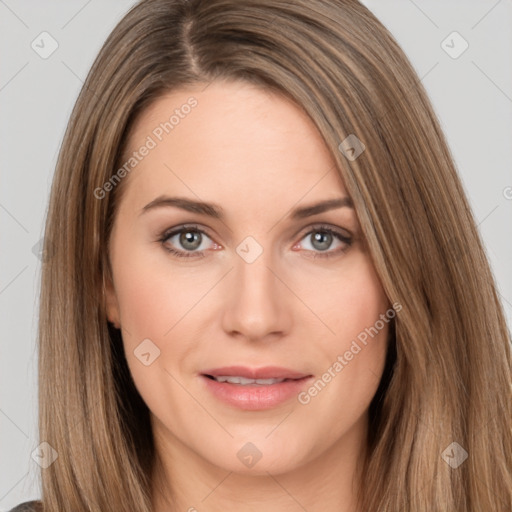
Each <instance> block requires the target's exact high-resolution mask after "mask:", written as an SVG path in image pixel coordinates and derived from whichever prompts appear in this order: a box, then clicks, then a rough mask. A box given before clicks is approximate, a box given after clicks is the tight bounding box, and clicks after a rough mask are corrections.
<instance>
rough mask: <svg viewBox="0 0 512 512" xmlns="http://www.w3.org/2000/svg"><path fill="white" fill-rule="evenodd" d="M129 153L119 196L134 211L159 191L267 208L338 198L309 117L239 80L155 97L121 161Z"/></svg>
mask: <svg viewBox="0 0 512 512" xmlns="http://www.w3.org/2000/svg"><path fill="white" fill-rule="evenodd" d="M144 147H146V148H149V149H146V150H144V149H143V148H144ZM134 152H135V153H139V155H138V160H137V163H136V165H135V166H134V168H133V171H131V172H130V175H129V176H128V178H129V179H128V183H127V184H126V185H127V190H126V191H125V196H126V200H127V201H129V202H131V203H134V202H135V203H138V204H139V205H140V203H141V202H143V201H146V202H148V201H150V200H151V199H153V198H154V197H156V196H157V195H160V194H162V193H172V194H176V193H178V194H179V193H181V194H183V195H187V196H190V195H191V194H192V195H195V196H196V197H200V198H202V199H204V200H208V199H211V200H212V201H214V202H219V201H220V202H224V203H225V204H229V202H230V201H234V200H235V199H236V202H237V203H238V204H240V203H244V204H247V205H249V204H250V203H252V202H254V201H255V200H258V201H259V204H260V205H261V204H265V205H267V206H268V205H270V204H273V205H279V204H281V205H282V206H284V205H286V204H288V203H289V204H290V206H291V205H292V204H295V203H297V202H298V201H299V200H300V199H301V197H302V196H304V195H305V194H308V198H307V199H311V200H313V199H315V198H319V197H320V198H322V199H325V196H326V193H327V194H328V195H330V196H339V195H340V193H344V187H343V184H342V181H341V178H340V177H339V174H338V172H337V170H336V166H335V162H334V160H333V158H332V156H331V154H330V152H329V150H328V148H327V146H326V145H325V143H324V141H323V139H322V137H321V135H320V133H319V132H318V130H317V129H316V127H315V125H314V124H313V122H312V121H311V120H310V119H309V117H308V116H307V115H306V114H305V113H304V112H303V111H302V110H301V109H300V108H299V107H298V106H297V105H295V104H294V103H293V102H292V101H290V100H289V99H288V98H286V97H284V96H282V95H279V94H276V93H272V92H270V91H269V90H263V89H261V88H259V87H256V86H254V85H251V84H248V83H244V82H213V83H211V84H209V85H206V84H202V85H201V86H195V87H191V88H187V89H180V90H176V91H173V92H171V93H168V94H166V95H165V96H162V97H160V98H159V99H157V100H156V101H155V102H154V103H152V104H151V106H150V107H149V108H147V109H146V110H145V111H144V112H143V113H142V114H141V116H140V117H139V118H138V120H137V122H136V124H135V126H134V127H133V129H132V132H131V135H130V138H129V140H128V148H127V152H126V155H125V158H126V159H128V158H129V157H130V156H132V155H133V153H134ZM141 153H144V156H143V157H141ZM276 201H278V203H276ZM144 204H146V203H144Z"/></svg>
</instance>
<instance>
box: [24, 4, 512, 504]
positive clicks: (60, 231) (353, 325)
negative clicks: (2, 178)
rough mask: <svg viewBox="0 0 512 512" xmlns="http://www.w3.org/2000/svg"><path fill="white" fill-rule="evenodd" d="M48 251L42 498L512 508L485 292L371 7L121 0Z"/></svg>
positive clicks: (486, 281) (510, 448)
mask: <svg viewBox="0 0 512 512" xmlns="http://www.w3.org/2000/svg"><path fill="white" fill-rule="evenodd" d="M45 243H46V244H47V248H48V249H49V248H50V247H52V257H51V258H49V259H48V260H47V261H46V262H45V263H44V268H43V278H42V295H41V312H40V333H39V334H40V336H39V338H40V346H39V351H40V367H39V375H40V384H39V389H40V397H39V400H40V438H41V442H43V441H44V442H47V443H48V445H49V446H50V447H51V448H52V449H53V450H55V454H58V457H57V458H55V460H53V461H52V463H51V464H49V465H48V467H47V468H45V469H43V470H42V482H43V499H42V502H41V503H38V504H35V503H34V504H33V505H34V506H36V505H37V506H39V507H40V508H39V510H44V511H45V512H46V511H52V512H53V511H61V510H62V511H63V510H73V511H84V512H85V511H89V510H94V511H104V510H116V512H117V511H120V512H121V511H133V510H137V511H148V512H149V511H155V512H162V511H164V510H165V511H167V510H172V511H174V510H189V511H192V510H223V511H229V510H234V509H236V510H240V509H242V510H255V509H260V508H261V506H265V508H266V509H267V510H301V509H302V510H304V509H305V510H315V509H316V508H320V507H321V508H322V510H327V511H334V510H336V511H343V512H345V511H377V510H378V511H389V512H391V511H393V512H395V511H397V510H401V511H409V510H410V511H423V510H429V511H446V510H460V511H470V512H476V511H481V510H503V511H505V510H510V509H512V468H511V459H510V457H511V455H510V454H511V453H512V432H511V424H510V418H511V417H512V404H511V389H512V386H511V366H512V363H511V352H510V335H509V332H508V331H507V327H506V324H505V321H504V316H503V312H502V310H501V306H500V303H499V300H498V297H497V292H496V286H495V283H494V280H493V277H492V274H491V272H490V269H489V264H488V262H487V260H486V257H485V254H484V251H483V248H482V244H481V241H480V239H479V236H478V233H477V230H476V227H475V222H474V219H473V217H472V214H471V212H470V209H469V206H468V203H467V200H466V198H465V196H464V192H463V190H462V187H461V184H460V181H459V179H458V177H457V175H456V171H455V168H454V164H453V161H452V157H451V155H450V153H449V150H448V148H447V144H446V141H445V139H444V136H443V134H442V132H441V130H440V128H439V124H438V122H437V119H436V117H435V115H434V114H433V111H432V107H431V105H430V103H429V101H428V99H427V97H426V94H425V91H424V89H423V88H422V86H421V83H420V82H419V80H418V79H417V77H416V75H415V73H414V71H413V69H412V68H411V66H410V64H409V63H408V61H407V59H406V57H405V56H404V54H403V52H402V51H401V50H400V48H399V47H398V45H397V44H396V42H395V41H394V40H393V38H392V37H391V35H390V34H389V33H388V32H387V31H386V29H385V28H384V27H383V26H382V25H381V24H380V23H379V22H378V21H377V20H376V19H375V17H374V16H373V15H372V14H371V13H370V12H369V11H368V10H367V9H366V8H365V7H363V6H362V5H360V4H359V3H357V2H355V1H341V0H339V1H326V0H314V1H307V2H306V1H305V0H304V1H302V0H301V1H295V2H290V3H287V2H276V1H274V0H272V1H270V0H268V1H267V0H264V1H260V0H258V1H249V0H243V1H236V2H235V1H228V0H218V1H217V0H209V1H194V0H188V1H187V0H178V1H170V0H147V1H142V2H140V3H139V4H137V5H136V6H135V7H134V8H133V9H132V10H131V11H130V12H129V13H128V14H127V15H126V16H125V17H124V19H123V20H121V22H120V23H119V24H118V26H117V27H116V28H115V29H114V31H113V33H112V34H111V35H110V37H109V38H108V40H107V42H106V43H105V45H104V46H103V48H102V50H101V51H100V54H99V56H98V58H97V60H96V62H95V63H94V65H93V67H92V69H91V72H90V74H89V76H88V78H87V80H86V82H85V84H84V87H83V89H82V92H81V94H80V97H79V98H78V100H77V104H76V106H75V110H74V111H73V114H72V118H71V120H70V123H69V127H68V130H67V133H66V136H65V140H64V143H63V147H62V149H61V153H60V157H59V161H58V165H57V170H56V175H55V178H54V183H53V188H52V193H51V198H50V209H49V214H48V219H47V227H46V236H45ZM50 244H51V245H50ZM52 453H53V452H52Z"/></svg>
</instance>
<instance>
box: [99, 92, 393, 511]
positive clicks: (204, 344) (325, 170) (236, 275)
mask: <svg viewBox="0 0 512 512" xmlns="http://www.w3.org/2000/svg"><path fill="white" fill-rule="evenodd" d="M191 96H194V98H196V99H197V101H198V105H197V106H196V107H195V108H194V109H192V110H191V112H190V114H188V115H187V116H184V118H183V119H180V122H179V124H178V125H177V126H175V128H174V129H173V130H172V131H171V132H170V133H169V134H165V135H164V136H163V138H162V141H161V142H158V144H157V146H156V147H155V148H153V149H152V150H151V151H150V152H149V154H148V155H147V156H146V157H145V158H144V159H143V160H142V161H141V162H140V163H138V165H137V166H136V168H135V169H134V170H133V171H132V172H131V174H129V175H128V176H127V177H126V178H124V179H125V180H127V181H126V182H125V183H123V186H125V187H126V188H125V190H124V193H123V195H122V199H121V201H120V205H119V209H118V211H117V213H116V217H115V222H114V226H113V231H112V235H111V240H110V249H109V250H110V252H109V257H110V261H111V266H112V275H113V280H112V282H111V283H110V284H109V285H108V289H107V300H108V310H107V314H108V318H109V320H110V321H111V322H112V323H114V324H115V325H117V326H119V327H120V328H121V330H122V335H123V342H124V347H125V352H126V356H127V361H128V364H129V367H130V371H131V373H132V375H133V379H134V381H135V384H136V386H137V389H138V390H139V392H140V394H141V396H142V398H143V399H144V400H145V402H146V404H147V405H148V407H149V409H150V412H151V421H152V427H153V434H154V437H155V443H156V447H157V454H158V459H159V464H158V465H157V466H156V467H155V471H154V475H153V477H154V479H153V481H154V489H153V502H154V510H155V511H156V512H163V511H164V510H165V511H169V510H172V511H174V510H176V511H178V510H179V511H187V510H189V511H193V510H198V511H219V512H220V511H223V512H229V511H231V510H237V511H238V510H241V507H242V508H243V510H244V511H256V510H258V511H260V510H262V508H264V509H265V510H266V512H272V511H279V512H282V511H290V512H291V511H303V510H304V509H306V510H308V511H316V510H322V512H330V511H332V512H334V511H336V512H340V511H342V512H346V511H353V510H357V509H356V508H355V501H354V493H355V492H356V490H357V488H358V485H359V483H358V477H359V470H360V463H361V461H362V458H363V456H364V453H365V438H366V434H367V425H368V406H369V404H370V402H371V399H372V398H373V396H374V394H375V392H376V390H377V387H378V383H379V379H380V377H381V375H382V372H383V369H384V361H385V353H386V346H387V335H388V325H387V324H385V326H384V328H382V329H381V330H380V331H379V333H378V334H377V335H375V336H374V337H373V338H369V342H368V344H367V345H366V346H364V348H363V349H362V350H361V351H360V352H359V353H357V354H356V355H354V357H353V358H352V360H350V361H349V362H347V365H346V366H344V368H343V370H342V371H340V372H338V373H336V372H334V373H335V375H336V376H335V377H334V378H332V379H331V381H330V382H329V383H328V384H327V385H326V386H325V387H324V388H323V389H322V390H321V392H319V393H318V394H317V396H315V397H312V398H311V400H310V402H309V403H307V404H301V403H300V402H299V401H298V400H297V398H296V397H293V398H292V399H291V400H289V401H288V402H286V403H285V404H283V405H280V406H277V407H275V408H271V409H266V410H262V411H246V410H240V409H238V408H236V407H233V406H230V405H227V404H225V403H223V402H220V401H219V400H218V399H217V398H216V397H214V396H213V395H212V394H211V393H210V392H209V391H208V390H207V389H206V388H205V386H204V382H203V381H202V379H201V378H200V377H199V374H200V373H201V370H206V369H208V368H214V367H215V368H216V367H220V366H229V365H235V364H241V365H245V366H250V367H262V366H268V365H277V366H283V367H286V368H289V369H293V370H296V371H300V372H303V373H306V374H312V375H314V376H315V377H316V378H317V379H318V378H321V376H322V375H323V374H324V373H325V372H326V371H327V370H328V368H330V367H331V368H332V366H333V363H334V362H335V361H337V357H338V356H339V355H343V354H344V353H345V352H346V351H347V350H348V349H349V348H350V346H351V343H352V341H353V340H354V339H356V337H357V336H358V334H360V333H361V331H363V330H364V329H365V328H368V327H370V326H373V325H374V324H375V322H376V321H377V320H378V319H379V316H380V315H381V314H383V313H385V312H386V310H388V309H389V307H390V305H389V302H388V300H387V298H386V295H385V293H384V291H383V289H382V286H381V283H380V280H379V278H378V276H377V275H376V272H375V269H374V267H373V265H372V261H371V258H370V255H369V254H368V252H367V249H366V247H365V244H364V241H363V238H362V236H361V232H360V227H359V224H358V220H357V216H356V214H355V211H354V210H353V209H352V208H349V207H342V208H336V209H332V210H330V211H327V212H324V213H320V214H317V215H314V216H312V217H308V218H304V219H299V220H292V219H291V218H290V211H291V210H292V209H294V208H296V207H300V206H305V205H310V204H313V203H316V202H319V201H322V200H326V199H332V198H337V197H341V196H347V193H346V191H345V188H344V185H343V182H342V180H341V178H340V176H339V174H338V172H337V171H336V168H335V163H334V160H333V159H332V157H331V155H330V154H329V151H328V149H327V147H326V146H325V143H324V142H323V139H322V138H321V136H320V134H319V132H318V131H317V130H316V128H315V126H314V124H313V123H312V122H311V120H310V119H309V118H308V117H307V116H306V115H305V114H304V113H303V112H302V111H301V110H300V109H299V108H298V107H297V106H296V105H294V104H293V103H292V102H290V101H289V100H287V99H285V98H284V97H282V96H279V95H275V94H271V93H270V92H269V91H264V90H261V89H259V88H256V87H255V86H253V85H250V84H247V83H244V82H213V83H211V84H210V85H208V86H207V87H205V85H202V86H201V87H194V88H187V89H186V90H177V91H173V92H172V93H171V94H167V95H166V96H164V97H161V98H160V99H158V100H157V101H156V102H155V103H153V104H152V105H151V106H150V107H149V108H147V109H146V110H145V111H144V112H143V114H142V116H141V117H140V118H139V119H138V121H137V123H136V125H135V126H134V129H133V131H132V133H131V136H130V139H129V151H128V152H129V153H130V152H132V151H135V150H137V149H138V148H140V146H141V145H142V144H144V141H145V140H146V139H147V136H148V135H150V134H151V133H152V131H153V130H154V129H155V127H157V126H158V125H159V123H161V122H163V121H165V120H167V119H168V118H169V115H170V114H169V113H172V111H173V110H174V109H175V108H179V107H180V106H181V105H183V104H185V103H186V102H187V99H188V98H190V97H191ZM162 194H166V195H169V196H180V197H186V198H190V199H192V200H202V201H207V202H212V203H216V204H218V205H219V206H221V207H222V209H223V210H224V213H225V218H224V219H223V220H222V221H221V220H219V219H214V218H212V217H209V216H206V215H203V214H199V213H191V212H186V211H184V210H181V209H179V208H177V207H175V206H168V207H161V208H155V209H151V210H148V211H146V212H145V213H141V211H142V209H143V207H144V206H145V205H147V204H148V203H150V202H151V201H153V200H154V199H155V198H157V197H158V196H160V195H162ZM189 223H194V224H195V225H197V226H198V227H199V228H200V229H204V230H205V231H206V232H207V235H203V238H202V242H201V246H200V247H199V249H196V252H197V250H204V256H203V257H197V256H196V257H194V256H193V257H190V258H179V257H176V256H174V255H172V254H170V253H169V252H168V251H166V250H165V247H166V246H167V247H173V248H175V249H176V250H181V251H183V252H186V251H187V248H188V250H189V252H190V251H191V249H190V245H189V246H185V247H184V246H183V245H182V244H180V238H179V234H178V235H176V236H174V237H172V238H171V239H169V240H167V241H166V242H162V241H159V239H160V235H161V233H162V232H163V231H165V230H168V229H169V228H173V227H180V226H181V225H183V224H189ZM320 223H321V224H324V225H325V224H327V226H329V227H331V228H333V229H335V230H338V231H340V232H341V233H342V234H343V235H345V236H347V235H348V236H350V237H351V238H352V244H351V245H347V244H346V243H344V242H342V241H340V240H338V239H337V238H336V237H333V238H332V242H331V245H330V246H329V247H328V249H327V250H324V251H322V250H321V248H320V249H319V248H318V247H319V244H318V243H315V240H314V235H315V234H318V231H320V234H321V232H322V231H321V230H319V229H318V228H317V226H318V224H320ZM313 229H316V231H313V232H312V230H313ZM185 232H186V230H185ZM247 236H251V237H253V238H254V239H255V240H256V241H257V242H258V244H259V245H260V246H261V248H262V249H263V252H262V254H261V255H259V257H258V258H257V259H256V260H255V261H254V262H252V263H248V262H247V261H245V260H244V259H243V258H242V257H240V256H239V254H238V253H237V252H236V248H237V246H239V244H240V243H241V242H242V241H243V240H244V239H245V238H246V237H247ZM327 245H328V244H327ZM320 247H322V246H321V244H320ZM340 248H344V249H346V250H344V251H339V249H340ZM251 250H253V249H251ZM328 251H330V252H331V254H332V257H329V258H325V257H317V258H313V257H312V255H313V254H321V253H325V252H328ZM336 251H339V252H336ZM146 338H149V339H150V340H151V341H152V343H154V345H155V346H157V347H158V349H159V350H160V356H159V357H158V358H156V359H155V360H154V361H153V362H152V363H151V364H150V365H148V366H146V365H144V364H142V363H141V361H140V360H139V359H138V358H137V357H136V356H135V354H134V350H136V348H137V347H138V346H139V344H140V343H141V342H142V340H144V339H146ZM331 373H332V370H331ZM315 380H316V379H315ZM247 442H251V443H253V444H254V445H255V446H256V447H257V449H258V450H259V452H260V453H261V459H260V460H259V461H258V462H257V463H256V464H255V465H254V466H252V467H251V468H249V467H246V466H245V465H244V464H242V463H241V461H240V460H239V458H238V457H237V453H238V452H239V450H240V449H241V448H242V447H244V445H245V444H246V443H247ZM170 496H172V499H173V500H174V505H173V504H171V502H170V499H171V498H170Z"/></svg>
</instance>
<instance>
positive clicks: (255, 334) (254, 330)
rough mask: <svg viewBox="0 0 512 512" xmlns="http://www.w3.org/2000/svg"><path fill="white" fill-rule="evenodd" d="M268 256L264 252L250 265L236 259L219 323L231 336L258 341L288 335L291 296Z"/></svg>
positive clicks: (282, 277) (290, 316)
mask: <svg viewBox="0 0 512 512" xmlns="http://www.w3.org/2000/svg"><path fill="white" fill-rule="evenodd" d="M270 256H271V255H270V251H263V253H262V254H261V255H260V256H259V257H258V258H257V259H256V261H254V262H252V263H248V262H246V261H244V259H243V258H241V257H240V258H239V257H238V256H237V258H236V259H235V269H234V271H232V272H230V279H229V280H228V282H227V283H226V288H227V290H226V298H225V305H224V309H223V319H222V324H223V328H224V330H225V332H227V333H228V334H230V335H231V336H238V337H239V338H246V339H247V340H250V341H258V340H259V341H261V340H265V339H270V338H272V339H275V338H276V337H279V336H283V335H284V334H286V333H288V332H289V331H290V327H291V322H292V311H291V308H292V307H293V304H292V303H291V299H292V297H291V292H290V291H289V290H288V289H287V288H286V286H285V285H284V284H283V281H284V282H286V280H285V279H284V276H280V275H279V274H280V273H279V272H278V271H276V268H275V267H276V265H273V264H272V261H271V257H270ZM281 279H282V280H281Z"/></svg>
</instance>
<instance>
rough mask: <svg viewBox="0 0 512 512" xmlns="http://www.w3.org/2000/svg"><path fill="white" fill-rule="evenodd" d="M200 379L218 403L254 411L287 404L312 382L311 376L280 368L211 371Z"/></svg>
mask: <svg viewBox="0 0 512 512" xmlns="http://www.w3.org/2000/svg"><path fill="white" fill-rule="evenodd" d="M200 377H201V379H202V381H203V383H204V385H205V387H206V389H207V390H208V391H209V392H210V393H211V394H212V395H213V396H214V397H215V398H216V399H217V400H219V401H221V402H223V403H224V404H228V405H230V406H232V407H236V408H238V409H244V410H251V411H256V410H263V409H270V408H274V407H277V406H279V405H282V404H284V403H285V402H288V401H289V400H290V399H292V398H293V397H296V396H297V395H298V394H299V393H300V391H301V390H302V389H303V388H304V387H305V386H306V385H307V384H308V383H309V382H311V380H312V379H313V376H312V375H310V374H304V373H299V372H295V371H292V370H287V369H284V368H277V367H266V368H260V369H249V368H247V367H229V368H226V367H225V368H219V369H215V370H208V371H206V372H204V373H201V374H200Z"/></svg>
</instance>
